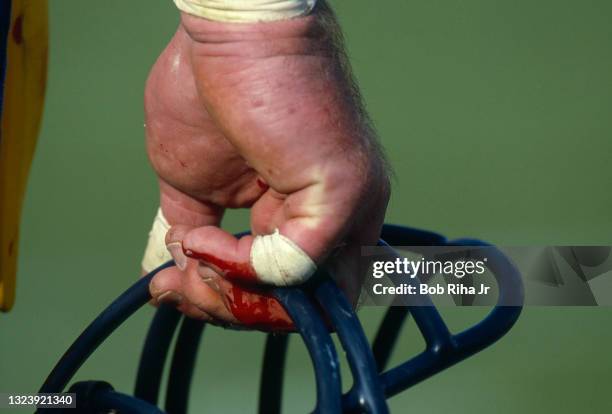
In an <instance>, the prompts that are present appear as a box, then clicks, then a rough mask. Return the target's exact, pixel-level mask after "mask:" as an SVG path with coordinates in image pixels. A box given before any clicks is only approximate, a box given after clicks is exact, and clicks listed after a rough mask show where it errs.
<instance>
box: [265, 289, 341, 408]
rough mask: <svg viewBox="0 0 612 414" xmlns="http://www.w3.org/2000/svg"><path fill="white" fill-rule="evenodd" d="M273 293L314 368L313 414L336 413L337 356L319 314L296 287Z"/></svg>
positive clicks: (338, 401)
mask: <svg viewBox="0 0 612 414" xmlns="http://www.w3.org/2000/svg"><path fill="white" fill-rule="evenodd" d="M273 293H274V296H275V297H276V299H277V300H278V301H279V302H280V303H281V305H282V306H283V308H285V310H286V311H287V313H288V314H289V316H290V317H291V319H292V320H293V323H294V324H295V327H296V329H297V330H298V332H299V333H300V335H301V336H302V339H303V340H304V343H305V344H306V348H307V349H308V353H309V354H310V358H311V360H312V363H313V365H314V371H315V379H316V384H317V405H316V407H315V412H316V413H325V414H327V413H339V412H340V411H341V395H342V387H341V383H340V371H339V364H338V356H337V354H336V349H335V348H334V344H333V341H332V339H331V336H330V334H329V332H328V330H327V327H326V326H325V323H324V322H323V320H322V319H321V317H320V316H319V312H318V311H317V309H315V307H314V306H313V305H312V303H311V302H310V300H309V299H308V297H307V296H306V294H305V293H304V292H303V291H302V290H300V289H299V288H277V289H274V290H273ZM315 315H316V316H315Z"/></svg>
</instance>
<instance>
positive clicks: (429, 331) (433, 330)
mask: <svg viewBox="0 0 612 414" xmlns="http://www.w3.org/2000/svg"><path fill="white" fill-rule="evenodd" d="M396 228H399V226H396ZM412 232H413V230H412V229H407V234H408V235H411V234H412ZM410 237H412V239H411V240H412V242H413V243H418V242H419V240H417V239H416V238H414V235H412V236H410ZM407 240H408V239H404V241H407ZM425 241H426V240H425ZM378 245H379V246H385V247H387V248H388V249H389V251H390V252H392V253H393V254H395V255H396V256H398V257H400V255H399V253H397V252H396V251H395V249H393V248H392V247H391V246H389V244H387V243H386V241H384V240H379V241H378ZM417 282H418V278H415V279H410V280H408V283H417ZM405 307H406V308H407V309H408V311H409V312H410V313H411V314H412V317H413V318H414V321H415V322H416V324H417V327H418V328H419V331H421V334H422V335H423V338H425V343H426V344H427V349H432V350H434V351H435V352H443V351H446V350H448V349H449V348H450V347H451V334H450V331H449V330H448V327H447V326H446V323H444V320H443V319H442V317H441V316H440V313H439V312H438V309H436V307H435V306H434V304H433V302H432V301H431V298H430V297H429V295H420V294H419V295H414V296H413V297H412V298H411V300H410V304H408V305H406V306H405Z"/></svg>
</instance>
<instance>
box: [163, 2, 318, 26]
mask: <svg viewBox="0 0 612 414" xmlns="http://www.w3.org/2000/svg"><path fill="white" fill-rule="evenodd" d="M316 2H317V0H174V3H175V4H176V7H178V8H179V10H181V11H184V12H185V13H188V14H192V15H194V16H198V17H204V18H205V19H209V20H216V21H220V22H232V23H255V22H269V21H275V20H287V19H291V18H294V17H299V16H305V15H307V14H308V13H310V12H311V11H312V9H313V8H314V6H315V4H316Z"/></svg>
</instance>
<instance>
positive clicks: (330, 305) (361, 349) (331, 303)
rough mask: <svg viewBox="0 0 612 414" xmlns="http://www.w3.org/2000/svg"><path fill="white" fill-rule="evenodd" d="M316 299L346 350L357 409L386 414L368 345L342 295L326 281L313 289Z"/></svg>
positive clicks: (333, 285) (383, 399) (385, 404)
mask: <svg viewBox="0 0 612 414" xmlns="http://www.w3.org/2000/svg"><path fill="white" fill-rule="evenodd" d="M315 296H316V298H317V300H318V301H319V304H320V305H321V307H322V308H323V309H324V310H325V312H326V313H327V315H328V316H329V318H330V319H331V321H332V323H333V324H334V327H335V328H336V331H337V332H338V337H339V338H340V342H341V343H342V346H343V347H344V350H345V351H346V357H347V360H348V363H349V366H350V368H351V373H352V374H353V381H354V383H353V387H352V389H353V390H356V391H354V392H356V393H357V394H358V400H359V402H360V409H361V410H362V411H363V412H367V413H370V414H379V413H383V414H384V413H388V412H389V408H388V407H387V402H386V399H385V395H384V392H383V387H382V385H381V383H380V379H379V376H378V372H377V370H376V363H375V362H374V357H373V355H372V351H371V350H370V345H369V344H368V340H367V338H366V336H365V333H364V332H363V329H362V327H361V324H360V323H359V319H357V315H355V312H353V309H352V307H351V305H350V303H349V302H348V300H347V299H346V297H345V296H344V293H342V291H340V289H339V288H338V287H337V286H336V284H335V283H334V282H332V281H331V280H326V281H324V282H322V283H321V284H320V285H319V286H318V287H317V288H316V290H315Z"/></svg>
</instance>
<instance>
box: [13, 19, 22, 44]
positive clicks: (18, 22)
mask: <svg viewBox="0 0 612 414" xmlns="http://www.w3.org/2000/svg"><path fill="white" fill-rule="evenodd" d="M13 40H14V41H15V43H17V44H18V45H20V44H21V42H23V14H20V15H19V16H17V18H16V19H15V24H14V25H13Z"/></svg>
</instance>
